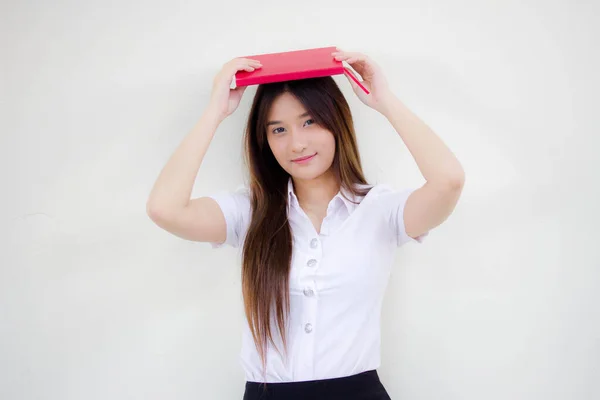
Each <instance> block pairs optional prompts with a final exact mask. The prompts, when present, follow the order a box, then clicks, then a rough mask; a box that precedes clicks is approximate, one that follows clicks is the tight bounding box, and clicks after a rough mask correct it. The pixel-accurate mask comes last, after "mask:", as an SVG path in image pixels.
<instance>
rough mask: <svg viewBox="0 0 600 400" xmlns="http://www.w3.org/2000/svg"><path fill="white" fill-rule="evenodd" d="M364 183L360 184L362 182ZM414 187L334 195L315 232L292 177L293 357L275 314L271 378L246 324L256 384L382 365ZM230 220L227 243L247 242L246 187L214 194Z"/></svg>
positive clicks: (245, 356) (247, 359)
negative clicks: (394, 270) (392, 286)
mask: <svg viewBox="0 0 600 400" xmlns="http://www.w3.org/2000/svg"><path fill="white" fill-rule="evenodd" d="M365 186H366V185H363V186H362V187H365ZM413 190H414V189H403V190H393V189H391V188H390V187H389V186H388V185H382V184H379V185H375V186H373V188H372V189H371V191H370V192H369V193H368V194H367V195H366V196H364V197H363V196H361V197H353V196H352V195H351V194H350V193H349V192H345V193H346V194H347V197H349V198H350V199H354V200H359V201H360V204H353V203H352V202H349V201H347V200H346V199H344V197H342V196H341V194H340V193H339V192H338V194H337V195H336V196H335V197H334V198H333V199H332V200H331V201H330V203H329V205H328V207H327V214H326V216H325V218H324V219H323V222H322V225H321V232H320V233H319V234H317V232H316V230H315V228H314V226H313V224H312V222H311V220H310V219H309V218H308V216H307V215H306V213H305V212H304V211H303V210H302V208H301V207H300V205H299V203H298V199H297V197H296V195H295V193H294V187H293V184H292V181H291V179H290V180H289V182H288V196H289V201H288V209H287V210H288V219H289V222H290V226H291V229H292V237H293V246H292V265H291V271H290V314H289V320H288V321H287V340H288V357H287V358H285V357H283V356H285V352H284V351H283V343H282V342H281V337H280V335H279V331H278V329H277V327H276V325H275V322H274V321H275V317H274V316H273V317H272V323H271V324H272V325H271V327H272V328H271V330H272V333H273V338H274V340H275V343H276V344H277V349H279V352H278V351H277V349H275V348H273V346H272V344H271V343H270V342H268V348H267V365H266V366H267V370H266V377H265V376H263V373H262V366H261V361H260V357H259V354H258V351H257V349H256V347H255V344H254V342H253V340H252V334H251V332H250V328H249V326H248V324H247V322H245V323H244V324H243V326H244V329H243V335H242V350H241V354H240V361H241V364H242V367H243V368H244V371H245V375H246V380H248V381H251V382H293V381H296V382H297V381H306V380H316V379H329V378H337V377H343V376H349V375H354V374H358V373H361V372H364V371H367V370H371V369H376V368H378V367H379V365H380V315H381V306H382V301H383V297H384V293H385V289H386V286H387V283H388V279H389V276H390V272H391V267H392V265H393V261H394V251H395V249H396V248H397V247H400V246H402V245H403V244H405V243H407V242H410V241H413V242H419V243H420V242H422V241H423V238H424V236H426V235H428V233H425V234H424V235H421V236H419V237H418V238H416V239H413V238H411V237H410V236H408V235H407V234H406V231H405V228H404V220H403V210H404V205H405V203H406V199H407V198H408V196H409V194H410V193H411V192H412V191H413ZM210 197H211V198H213V199H214V200H215V201H217V203H218V204H219V206H220V207H221V210H222V211H223V214H224V215H225V221H226V224H227V238H226V240H225V242H224V243H211V245H212V246H213V247H214V248H216V247H220V246H222V245H223V244H228V245H231V246H233V247H236V248H239V249H240V251H239V253H238V254H239V255H241V249H242V248H243V241H244V239H245V234H246V231H247V229H248V226H249V223H250V218H251V214H250V213H251V208H250V198H249V191H248V189H247V188H244V187H243V188H241V189H239V190H237V191H235V192H232V193H217V194H214V195H212V196H210ZM280 353H281V354H280Z"/></svg>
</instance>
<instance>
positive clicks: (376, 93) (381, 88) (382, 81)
mask: <svg viewBox="0 0 600 400" xmlns="http://www.w3.org/2000/svg"><path fill="white" fill-rule="evenodd" d="M336 49H337V50H338V51H335V52H333V53H332V54H331V55H332V56H334V58H335V59H336V60H338V61H346V62H347V63H348V64H350V65H351V66H352V68H353V69H354V70H355V71H356V72H358V73H359V74H360V76H361V77H362V78H363V81H362V82H361V84H362V85H363V86H365V87H366V88H367V89H368V90H369V92H370V93H369V94H366V93H365V92H364V91H363V90H362V89H361V88H360V86H358V85H357V84H356V82H354V81H353V80H352V78H350V77H349V76H347V75H346V74H344V75H346V78H347V79H348V81H349V82H350V84H351V85H352V89H353V90H354V93H356V95H357V96H358V98H359V99H360V100H361V101H362V102H363V103H364V104H366V105H367V106H369V107H371V108H372V109H374V110H376V111H379V112H380V113H383V112H384V110H385V107H386V106H387V105H388V104H389V101H390V99H391V98H392V97H393V93H392V92H391V91H390V88H389V85H388V82H387V80H386V78H385V76H384V75H383V71H382V70H381V68H380V67H379V65H377V64H376V63H375V61H373V60H371V59H370V58H369V57H368V56H366V55H365V54H362V53H357V52H348V51H343V50H341V49H340V48H339V47H336ZM347 72H348V73H352V71H351V70H347ZM354 76H356V75H355V74H354ZM356 79H357V80H359V81H360V79H359V78H358V77H356Z"/></svg>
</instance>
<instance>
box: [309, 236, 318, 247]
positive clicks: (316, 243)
mask: <svg viewBox="0 0 600 400" xmlns="http://www.w3.org/2000/svg"><path fill="white" fill-rule="evenodd" d="M318 245H319V241H318V240H317V239H316V238H315V239H313V240H311V241H310V248H311V249H316V248H317V246H318Z"/></svg>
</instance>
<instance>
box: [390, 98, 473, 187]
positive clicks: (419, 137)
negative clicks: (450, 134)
mask: <svg viewBox="0 0 600 400" xmlns="http://www.w3.org/2000/svg"><path fill="white" fill-rule="evenodd" d="M381 113H382V114H383V115H384V116H385V117H386V118H387V119H388V120H389V121H390V123H391V124H392V126H393V127H394V129H395V130H396V132H398V135H400V137H401V138H402V140H403V141H404V144H405V145H406V147H407V148H408V150H409V151H410V153H411V155H412V156H413V158H414V159H415V161H416V163H417V166H418V167H419V170H420V171H421V174H423V177H424V178H425V179H426V180H427V182H435V183H438V182H439V183H440V184H444V185H446V184H450V185H452V186H461V185H462V184H463V182H464V176H465V173H464V170H463V168H462V166H461V164H460V162H459V161H458V159H457V158H456V157H455V156H454V154H453V153H452V151H450V149H449V148H448V147H447V146H446V145H445V144H444V142H443V141H442V140H441V139H440V138H439V137H438V135H436V134H435V132H433V130H431V128H429V127H428V126H427V125H426V124H425V123H424V122H423V121H422V120H421V119H420V118H419V117H417V116H416V115H415V114H414V113H413V112H411V111H410V110H409V109H408V107H406V106H405V105H404V104H403V103H402V102H401V101H400V99H398V98H397V97H396V96H394V95H390V97H389V99H388V100H387V101H386V102H385V106H384V107H382V111H381Z"/></svg>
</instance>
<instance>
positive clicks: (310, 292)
mask: <svg viewBox="0 0 600 400" xmlns="http://www.w3.org/2000/svg"><path fill="white" fill-rule="evenodd" d="M304 295H305V296H307V297H312V296H314V295H315V292H314V291H313V290H312V289H311V288H306V289H304Z"/></svg>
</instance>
